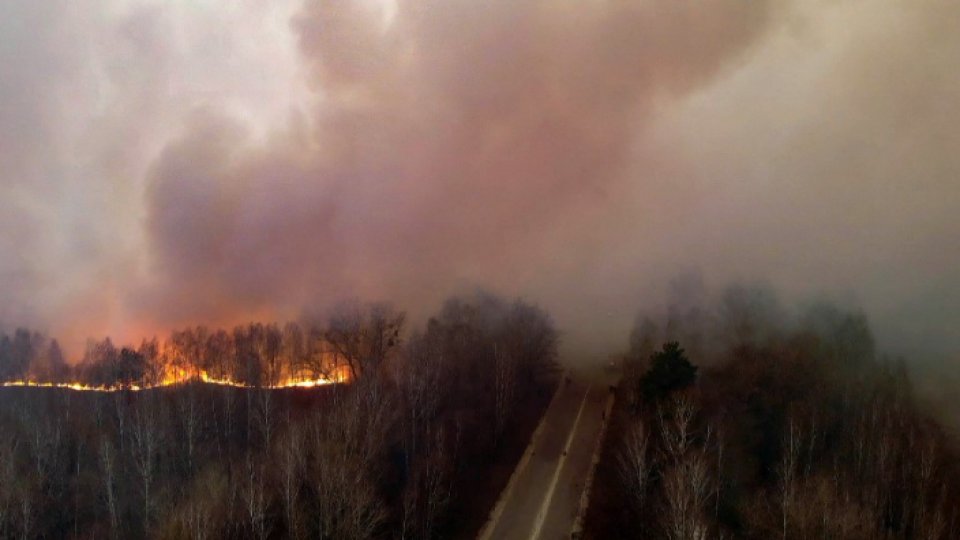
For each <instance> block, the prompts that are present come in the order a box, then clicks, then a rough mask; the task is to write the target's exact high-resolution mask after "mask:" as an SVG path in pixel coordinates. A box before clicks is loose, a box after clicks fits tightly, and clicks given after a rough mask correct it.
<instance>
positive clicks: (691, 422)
mask: <svg viewBox="0 0 960 540" xmlns="http://www.w3.org/2000/svg"><path fill="white" fill-rule="evenodd" d="M678 290H679V291H684V293H685V294H682V295H680V296H679V297H677V298H676V301H675V302H672V303H671V307H670V308H669V309H667V310H666V312H660V313H657V312H651V311H649V310H645V311H644V313H642V314H641V316H640V317H639V318H638V319H637V322H636V324H635V326H634V334H633V337H632V339H631V343H630V349H629V352H628V353H627V355H626V358H625V360H624V362H625V367H626V370H625V376H624V378H623V381H622V383H621V385H620V389H619V397H620V399H619V400H618V407H617V410H615V412H614V415H613V420H612V422H613V424H612V426H611V429H610V430H609V433H610V436H609V437H608V439H607V441H606V445H605V453H604V455H603V458H602V459H601V465H600V468H599V472H598V483H597V485H598V488H597V492H596V495H595V497H594V499H593V501H594V502H593V504H592V506H591V508H590V512H591V514H590V517H589V519H588V522H589V526H588V528H587V529H588V531H589V534H588V536H587V537H590V538H635V537H636V536H637V535H640V536H643V537H645V538H646V537H649V538H678V539H679V538H721V537H733V538H784V539H786V538H843V539H860V538H862V539H868V538H936V539H947V538H955V537H956V536H957V535H958V533H960V470H958V469H957V467H956V464H957V448H956V441H955V439H954V437H953V436H951V434H950V431H949V430H944V428H943V427H942V425H941V424H939V423H938V422H937V421H936V420H935V419H934V418H932V417H931V416H930V415H929V414H928V412H927V411H926V410H925V409H924V407H923V406H922V404H921V402H920V401H919V400H918V399H917V397H916V394H915V392H914V388H913V385H912V384H911V382H910V377H909V376H908V374H907V370H906V369H905V366H904V364H903V362H902V361H895V360H892V359H890V358H885V357H883V356H881V355H879V354H878V353H877V352H876V351H875V348H874V343H873V336H872V333H871V330H870V328H869V326H868V325H867V324H866V321H865V319H864V317H863V315H862V314H861V313H858V312H857V311H855V310H848V309H844V308H841V307H837V306H834V305H829V304H820V305H814V306H808V307H801V308H799V309H788V308H787V307H785V306H783V305H782V304H780V302H779V301H778V299H777V297H776V295H774V294H773V293H772V292H771V291H769V290H766V289H763V288H758V287H732V288H729V289H727V290H726V291H724V292H723V293H721V294H719V295H715V296H714V295H708V294H706V291H704V290H703V289H698V288H697V287H695V286H690V283H689V282H687V286H684V287H678ZM691 292H699V293H700V294H690V293H691ZM775 314H779V316H772V315H775ZM662 339H677V340H679V341H680V343H682V344H689V347H690V352H689V355H690V361H691V362H693V363H694V364H695V365H698V366H699V369H697V370H696V373H697V376H696V381H695V382H694V379H693V377H690V376H689V373H690V369H689V368H690V364H688V363H687V358H686V356H685V354H684V351H683V350H682V349H678V348H677V347H676V343H668V344H666V345H665V346H664V347H663V349H662V350H659V347H655V346H653V344H655V343H659V342H660V340H662ZM680 376H683V382H684V384H664V383H676V382H677V381H679V380H680ZM657 383H660V384H657ZM651 390H653V391H651Z"/></svg>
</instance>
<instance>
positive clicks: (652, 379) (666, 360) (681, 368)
mask: <svg viewBox="0 0 960 540" xmlns="http://www.w3.org/2000/svg"><path fill="white" fill-rule="evenodd" d="M696 379H697V366H695V365H693V364H691V363H690V360H689V359H687V355H686V354H685V353H684V351H683V349H681V348H680V344H679V343H677V342H676V341H671V342H668V343H664V345H663V350H661V351H657V352H655V353H653V354H652V355H651V356H650V369H648V370H647V372H646V373H644V374H643V376H642V377H640V382H639V385H640V395H641V396H643V398H644V399H645V400H648V401H657V400H659V399H661V398H663V397H665V396H667V395H669V394H670V393H671V392H674V391H676V390H680V389H683V388H686V387H688V386H690V385H691V384H693V383H694V381H696Z"/></svg>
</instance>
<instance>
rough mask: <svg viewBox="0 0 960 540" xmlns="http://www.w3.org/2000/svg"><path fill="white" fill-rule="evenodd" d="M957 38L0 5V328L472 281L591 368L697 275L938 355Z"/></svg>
mask: <svg viewBox="0 0 960 540" xmlns="http://www.w3.org/2000/svg"><path fill="white" fill-rule="evenodd" d="M957 28H960V3H958V2H957V1H956V0H910V1H904V0H793V1H791V0H753V1H750V2H745V1H743V0H699V1H695V0H643V1H635V2H627V1H615V0H576V1H575V0H549V1H540V2H533V1H524V0H509V1H508V0H488V1H484V2H479V1H476V0H469V1H465V0H396V1H391V0H355V1H354V2H350V1H347V0H341V1H323V2H309V1H307V2H304V1H298V0H269V1H267V0H236V1H232V2H226V1H213V0H164V1H153V2H151V1H145V0H99V1H94V0H70V1H67V0H44V1H42V2H41V1H32V0H0V324H2V325H3V327H5V328H8V329H9V328H10V327H13V326H16V325H27V326H30V327H35V328H39V329H42V330H45V331H48V332H50V333H51V334H53V335H56V336H64V337H66V339H67V341H68V343H70V342H71V341H72V342H74V343H80V342H81V340H82V339H83V338H85V337H87V336H103V335H107V334H110V335H113V336H116V337H118V338H119V339H120V340H121V341H122V340H135V339H139V337H140V336H141V335H143V334H148V333H149V334H152V333H154V332H158V331H164V330H165V329H167V328H170V327H172V326H182V325H185V324H191V323H207V324H213V325H215V324H232V323H234V322H239V321H242V320H248V319H252V318H259V319H273V318H278V319H286V318H289V317H294V316H296V315H297V314H298V313H299V312H300V311H301V310H302V309H304V308H307V307H311V306H324V305H328V304H329V303H331V302H333V301H335V300H337V299H341V298H345V297H350V296H358V297H361V298H367V299H389V300H393V301H394V302H395V303H396V304H397V305H399V306H400V307H403V308H406V309H408V310H410V311H411V312H412V313H413V314H414V318H416V317H417V316H419V315H422V314H424V313H428V312H430V311H432V310H434V309H435V308H436V307H437V306H438V304H439V302H440V301H441V300H442V299H443V298H444V297H446V296H447V295H449V294H450V293H454V292H461V291H465V290H469V289H471V288H473V287H476V286H484V287H488V288H490V289H492V290H494V291H497V292H500V293H503V294H509V295H522V296H524V297H526V298H527V299H529V300H532V301H535V302H537V303H539V304H541V305H542V306H543V307H545V308H546V309H548V310H550V311H551V312H552V313H553V314H554V316H555V318H556V320H557V322H558V324H559V326H560V327H561V329H562V330H563V331H564V333H565V336H567V338H568V342H569V343H571V344H576V345H577V349H580V350H590V349H591V348H595V350H598V351H603V352H604V353H605V352H607V350H609V349H610V348H611V347H619V346H621V345H625V343H626V334H627V329H628V327H629V326H630V324H632V318H633V314H634V313H635V312H636V311H637V310H638V309H639V308H640V307H641V306H644V305H649V304H651V303H656V302H660V301H662V300H663V294H664V293H663V290H665V289H666V288H667V284H668V282H669V280H670V279H671V277H672V276H675V275H677V274H678V273H680V272H689V271H699V272H700V273H701V274H702V275H703V276H704V277H705V279H706V280H707V282H708V283H712V284H716V285H721V284H724V283H727V282H730V281H734V280H741V281H752V280H762V281H764V282H766V283H768V284H770V285H772V286H774V287H776V288H777V289H778V290H781V291H783V292H784V294H785V295H786V296H787V297H788V298H791V299H792V298H798V299H803V298H809V297H811V296H817V295H829V296H835V297H841V298H843V299H845V300H850V301H853V302H857V303H859V304H860V305H862V306H863V307H864V308H865V309H866V311H867V312H868V314H869V316H870V317H871V319H872V320H873V321H874V323H875V324H876V326H877V328H878V329H879V333H880V336H881V339H882V341H883V343H884V344H885V345H886V346H887V347H889V348H893V349H897V350H902V351H906V352H909V351H911V350H913V349H917V348H922V349H923V350H924V351H925V352H929V353H936V354H939V355H944V356H952V357H956V356H957V355H956V353H957V352H958V351H960V332H957V328H960V287H958V285H960V208H958V207H960V105H958V104H960V69H958V66H960V32H958V31H957ZM571 350H572V349H571Z"/></svg>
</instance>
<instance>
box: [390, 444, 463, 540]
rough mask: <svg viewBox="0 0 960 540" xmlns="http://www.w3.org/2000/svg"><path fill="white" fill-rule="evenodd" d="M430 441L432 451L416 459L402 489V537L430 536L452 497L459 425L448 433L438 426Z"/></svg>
mask: <svg viewBox="0 0 960 540" xmlns="http://www.w3.org/2000/svg"><path fill="white" fill-rule="evenodd" d="M430 443H431V445H430V446H431V448H432V450H433V451H432V452H431V453H430V454H429V455H425V456H423V459H421V460H420V461H419V462H418V466H417V467H416V468H415V470H414V471H413V473H412V474H411V475H410V479H409V480H408V483H407V487H406V489H405V490H404V496H403V523H402V525H401V532H402V535H403V537H404V538H407V537H410V538H433V537H434V536H435V534H436V526H437V522H438V521H439V519H440V518H441V517H442V516H443V514H444V512H446V511H447V508H448V506H449V504H450V501H451V499H452V495H453V473H454V467H455V464H456V453H457V449H458V448H459V444H460V434H459V429H458V428H454V433H453V434H452V435H451V434H448V432H447V430H446V429H443V428H441V429H439V430H437V431H436V432H435V437H434V438H433V440H432V441H430Z"/></svg>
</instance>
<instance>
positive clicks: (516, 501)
mask: <svg viewBox="0 0 960 540" xmlns="http://www.w3.org/2000/svg"><path fill="white" fill-rule="evenodd" d="M560 384H561V387H560V388H559V390H558V394H557V395H556V397H555V398H554V400H553V402H552V403H551V404H550V407H549V408H548V409H547V411H546V413H545V416H544V419H543V424H542V426H541V428H540V430H539V431H538V433H537V434H536V438H535V440H533V441H532V442H531V444H532V453H530V455H529V456H528V459H522V460H521V462H520V463H519V464H518V466H517V471H516V472H515V473H514V474H515V478H514V480H513V482H511V485H509V486H508V487H507V489H506V490H505V492H504V493H503V494H502V495H501V497H502V498H503V500H502V501H501V505H500V507H499V508H497V509H496V510H495V511H494V514H493V516H492V517H491V521H490V523H488V524H487V526H486V527H485V528H484V530H483V531H482V532H481V534H480V540H488V539H506V540H512V539H518V540H519V539H523V540H528V539H529V540H534V539H545V540H556V539H560V538H569V537H570V530H571V528H572V527H573V523H574V520H575V518H576V515H577V510H578V508H579V505H580V496H581V494H582V493H583V488H584V483H585V481H586V478H587V475H588V473H589V471H590V462H591V457H592V455H593V451H594V448H595V446H596V443H597V438H598V437H599V435H600V428H601V426H602V424H603V415H604V406H605V404H606V400H607V396H608V395H609V387H608V384H607V383H605V382H603V381H602V380H601V379H600V378H597V377H587V376H585V375H583V374H578V373H571V374H570V376H569V382H565V381H561V383H560Z"/></svg>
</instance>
